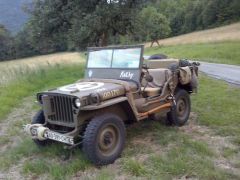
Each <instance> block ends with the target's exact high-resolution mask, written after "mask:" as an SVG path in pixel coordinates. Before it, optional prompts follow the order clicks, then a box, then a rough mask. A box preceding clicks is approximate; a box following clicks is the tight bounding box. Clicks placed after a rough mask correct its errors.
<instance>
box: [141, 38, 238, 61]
mask: <svg viewBox="0 0 240 180" xmlns="http://www.w3.org/2000/svg"><path fill="white" fill-rule="evenodd" d="M145 54H146V55H152V54H166V55H168V56H169V57H174V58H184V59H194V60H199V61H206V62H213V63H223V64H235V65H240V42H218V43H202V44H187V45H173V46H161V47H153V48H147V49H146V50H145Z"/></svg>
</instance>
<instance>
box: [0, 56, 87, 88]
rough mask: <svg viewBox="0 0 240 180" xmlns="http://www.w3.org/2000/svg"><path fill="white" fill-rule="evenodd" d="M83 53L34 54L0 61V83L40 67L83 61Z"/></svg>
mask: <svg viewBox="0 0 240 180" xmlns="http://www.w3.org/2000/svg"><path fill="white" fill-rule="evenodd" d="M84 59H85V57H84V54H83V53H78V52H73V53H55V54H49V55H42V56H34V57H29V58H24V59H18V60H12V61H5V62H1V63H0V84H6V83H8V82H11V81H12V80H18V79H19V76H20V78H21V76H23V75H28V74H29V73H31V72H36V71H39V70H41V69H45V68H48V67H52V66H55V65H59V64H61V65H71V64H80V63H82V62H84Z"/></svg>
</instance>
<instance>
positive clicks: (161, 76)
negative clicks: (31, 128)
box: [148, 68, 171, 87]
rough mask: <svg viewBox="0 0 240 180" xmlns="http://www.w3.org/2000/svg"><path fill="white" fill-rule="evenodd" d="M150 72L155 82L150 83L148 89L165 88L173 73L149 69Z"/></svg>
mask: <svg viewBox="0 0 240 180" xmlns="http://www.w3.org/2000/svg"><path fill="white" fill-rule="evenodd" d="M148 71H149V74H150V75H151V76H152V77H153V82H149V83H148V87H163V86H164V84H165V82H166V81H167V80H168V78H169V77H170V76H171V71H170V70H169V69H165V68H159V69H148Z"/></svg>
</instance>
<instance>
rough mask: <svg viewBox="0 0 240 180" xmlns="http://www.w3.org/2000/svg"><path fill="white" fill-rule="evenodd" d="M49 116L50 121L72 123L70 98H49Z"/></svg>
mask: <svg viewBox="0 0 240 180" xmlns="http://www.w3.org/2000/svg"><path fill="white" fill-rule="evenodd" d="M49 100H50V107H51V111H52V113H51V115H49V116H48V118H49V120H51V121H58V122H63V123H73V122H74V119H73V107H72V98H71V97H67V96H51V97H50V99H49Z"/></svg>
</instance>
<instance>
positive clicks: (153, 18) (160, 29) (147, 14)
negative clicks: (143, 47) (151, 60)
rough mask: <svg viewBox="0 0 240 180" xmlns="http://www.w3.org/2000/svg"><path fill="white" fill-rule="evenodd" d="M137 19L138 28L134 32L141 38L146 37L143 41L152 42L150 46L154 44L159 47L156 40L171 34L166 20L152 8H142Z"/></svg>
mask: <svg viewBox="0 0 240 180" xmlns="http://www.w3.org/2000/svg"><path fill="white" fill-rule="evenodd" d="M138 19H139V20H138V23H137V25H136V27H138V28H137V29H136V30H137V31H138V32H139V33H140V34H141V36H142V37H146V39H145V40H150V41H151V42H152V44H151V46H152V45H153V43H154V42H156V43H157V44H158V45H159V43H158V40H159V39H162V38H166V37H167V36H168V35H169V34H170V32H171V29H170V26H169V22H168V20H167V18H166V17H165V16H164V15H162V14H160V13H158V12H157V9H156V8H154V7H150V6H149V7H146V8H143V9H142V11H141V12H140V13H139V16H138Z"/></svg>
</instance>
